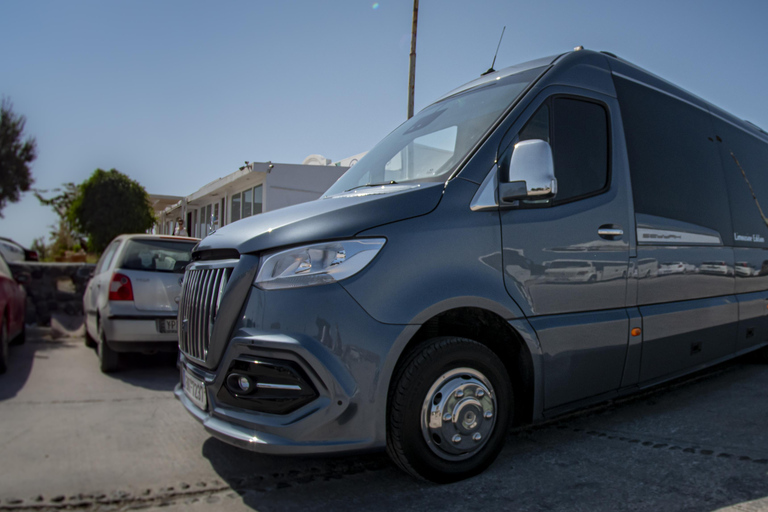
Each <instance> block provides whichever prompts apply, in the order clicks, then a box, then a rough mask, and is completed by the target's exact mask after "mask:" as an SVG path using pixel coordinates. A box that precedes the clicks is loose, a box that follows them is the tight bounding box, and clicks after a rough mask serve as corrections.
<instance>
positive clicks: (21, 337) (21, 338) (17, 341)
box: [11, 324, 27, 345]
mask: <svg viewBox="0 0 768 512" xmlns="http://www.w3.org/2000/svg"><path fill="white" fill-rule="evenodd" d="M26 341H27V325H26V324H21V332H20V333H19V334H18V335H17V336H16V337H15V338H14V339H13V341H12V342H11V345H23V344H24V343H25V342H26Z"/></svg>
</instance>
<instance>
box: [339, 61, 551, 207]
mask: <svg viewBox="0 0 768 512" xmlns="http://www.w3.org/2000/svg"><path fill="white" fill-rule="evenodd" d="M539 74H541V68H534V69H529V70H527V71H523V72H520V73H516V74H513V75H509V76H505V77H502V78H499V79H497V80H495V81H491V82H486V83H483V84H480V85H478V86H477V87H474V88H472V89H469V90H467V91H463V92H460V93H458V94H455V95H453V96H449V97H448V98H446V99H444V100H440V101H438V102H436V103H433V104H432V105H430V106H428V107H427V108H425V109H424V110H422V111H421V112H419V113H418V114H416V115H415V116H414V117H412V118H411V119H409V120H408V121H406V122H405V123H403V124H402V125H400V126H399V127H398V128H397V129H395V130H394V131H393V132H392V133H390V134H389V135H388V136H387V137H386V138H384V140H382V141H381V142H380V143H378V144H377V145H376V146H375V147H374V148H373V149H371V150H370V151H369V152H368V153H367V154H366V155H365V156H364V157H363V158H361V159H360V161H359V162H358V163H357V164H356V165H354V166H353V167H352V168H350V169H349V170H348V171H347V172H346V173H345V174H344V175H343V176H342V177H341V178H339V180H338V181H337V182H336V183H335V184H334V185H333V186H332V187H331V188H330V189H328V191H327V192H326V193H325V196H326V197H327V196H333V195H337V194H341V193H344V192H349V191H351V190H355V189H358V188H363V187H372V186H377V185H390V184H400V183H406V182H434V181H437V182H439V181H445V180H447V179H448V178H449V177H450V176H451V174H452V171H453V170H454V169H455V168H456V166H457V165H458V163H459V162H460V161H461V159H462V158H463V157H464V156H465V155H466V154H467V153H469V151H471V150H472V148H473V147H474V146H475V144H477V142H478V141H479V140H481V139H482V138H483V136H484V135H485V134H486V133H487V132H488V130H490V129H491V128H492V127H493V126H494V124H495V123H496V121H497V120H498V119H499V118H500V117H501V115H502V114H503V113H504V112H505V111H506V109H507V108H508V107H509V106H510V105H511V104H512V103H513V102H514V101H515V100H516V99H517V98H518V97H519V96H520V94H521V93H522V92H523V91H524V90H525V89H526V87H527V86H528V85H529V84H530V83H531V81H533V80H534V79H535V78H536V77H537V76H539Z"/></svg>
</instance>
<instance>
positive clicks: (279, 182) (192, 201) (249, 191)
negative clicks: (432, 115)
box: [150, 154, 362, 238]
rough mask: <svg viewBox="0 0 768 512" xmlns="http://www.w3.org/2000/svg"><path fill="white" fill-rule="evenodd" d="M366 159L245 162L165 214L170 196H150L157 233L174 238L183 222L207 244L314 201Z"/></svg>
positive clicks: (184, 198)
mask: <svg viewBox="0 0 768 512" xmlns="http://www.w3.org/2000/svg"><path fill="white" fill-rule="evenodd" d="M361 156H362V154H361V155H356V156H354V157H350V158H346V159H344V160H342V161H340V162H336V163H335V164H334V163H331V161H330V160H329V159H326V158H324V157H322V156H321V155H310V156H308V157H307V158H306V159H305V160H304V163H302V164H273V163H272V162H251V163H249V162H246V163H245V165H243V166H242V167H240V169H239V170H238V171H235V172H233V173H232V174H229V175H227V176H224V177H223V178H219V179H217V180H215V181H212V182H211V183H208V184H207V185H205V186H203V187H202V188H200V189H199V190H197V191H196V192H193V193H192V194H190V195H188V196H186V197H181V198H180V200H178V201H176V202H175V203H174V204H172V205H170V206H167V207H165V208H163V209H159V208H158V207H157V205H162V204H163V201H160V200H159V199H165V198H169V197H171V196H160V195H150V200H151V201H152V202H153V203H154V204H155V205H156V206H155V214H156V216H157V225H156V226H155V229H154V231H155V233H158V234H173V231H174V228H175V226H176V222H177V219H179V218H181V219H184V224H185V226H186V228H187V232H188V234H189V236H194V237H198V238H204V237H205V236H206V235H207V234H208V233H210V232H211V231H213V230H214V229H218V228H220V227H221V226H225V225H227V224H230V223H232V222H235V221H237V220H239V219H242V218H245V217H250V216H251V215H256V214H257V213H261V212H267V211H271V210H277V209H278V208H283V207H284V206H290V205H294V204H299V203H304V202H306V201H312V200H314V199H317V198H319V197H320V195H321V194H322V193H323V192H325V191H326V190H328V188H329V187H330V186H331V185H333V183H334V182H335V181H336V180H337V179H338V178H339V177H340V176H341V175H342V174H344V172H345V171H346V170H347V169H348V168H349V167H350V166H351V165H354V163H357V159H359V158H360V157H361ZM344 164H346V165H344ZM165 204H167V203H165Z"/></svg>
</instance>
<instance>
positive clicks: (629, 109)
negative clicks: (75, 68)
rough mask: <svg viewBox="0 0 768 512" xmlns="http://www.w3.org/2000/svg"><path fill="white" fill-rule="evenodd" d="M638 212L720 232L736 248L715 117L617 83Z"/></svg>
mask: <svg viewBox="0 0 768 512" xmlns="http://www.w3.org/2000/svg"><path fill="white" fill-rule="evenodd" d="M615 83H616V89H617V92H618V95H619V104H620V106H621V115H622V118H623V120H624V132H625V134H626V141H627V152H628V155H629V168H630V173H631V176H632V192H633V196H634V202H635V212H636V213H644V214H649V215H655V216H657V217H664V218H667V219H674V220H679V221H683V222H688V223H691V224H695V225H698V226H704V227H707V228H710V229H714V230H717V231H718V232H719V233H720V236H721V237H722V239H723V241H724V242H725V243H726V244H730V243H732V240H733V234H732V232H731V215H730V209H729V206H728V198H727V195H726V194H724V193H723V190H725V180H724V178H723V173H722V167H721V163H720V155H719V154H718V149H717V147H716V145H715V142H714V139H713V135H714V130H713V125H712V117H711V116H710V115H709V114H708V113H706V112H704V111H702V110H700V109H698V108H696V107H693V106H691V105H689V104H687V103H683V102H682V101H680V100H678V99H676V98H673V97H670V96H667V95H666V94H662V93H660V92H657V91H655V90H653V89H650V88H648V87H645V86H643V85H640V84H636V83H634V82H630V81H627V80H624V79H622V78H618V77H616V78H615Z"/></svg>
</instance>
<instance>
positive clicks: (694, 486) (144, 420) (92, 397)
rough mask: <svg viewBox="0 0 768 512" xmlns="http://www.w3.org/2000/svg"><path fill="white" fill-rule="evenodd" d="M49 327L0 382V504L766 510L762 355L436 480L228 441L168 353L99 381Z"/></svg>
mask: <svg viewBox="0 0 768 512" xmlns="http://www.w3.org/2000/svg"><path fill="white" fill-rule="evenodd" d="M62 332H63V330H62V328H60V327H57V328H55V329H33V330H30V332H29V339H28V341H27V343H26V344H25V345H23V346H20V347H11V355H10V366H11V369H10V370H9V372H8V373H7V374H5V375H1V376H0V510H63V509H66V510H71V509H77V510H86V511H90V510H94V511H106V510H134V509H143V510H165V511H186V510H190V511H193V512H195V511H201V512H203V511H212V510H227V511H249V510H258V511H263V512H268V511H291V510H296V511H302V512H304V511H308V510H326V511H330V510H334V511H335V510H369V511H389V510H419V511H431V510H435V511H437V510H439V511H445V510H522V511H553V510H555V511H557V510H567V511H579V510H589V511H616V510H639V511H645V510H647V511H659V510H691V511H704V510H705V511H710V510H717V509H720V508H723V507H731V508H732V510H742V511H747V510H749V511H757V510H764V511H765V510H768V429H767V428H766V425H768V365H760V364H754V363H753V362H751V361H750V360H749V359H741V360H739V361H736V362H735V363H732V364H729V365H725V366H721V367H719V368H717V369H715V370H712V371H709V372H707V373H705V374H700V375H698V376H696V377H695V378H694V379H688V380H687V381H685V382H682V383H676V384H674V385H672V386H667V387H666V388H664V389H661V390H657V391H655V392H653V393H646V394H643V395H641V396H639V397H635V398H634V399H632V400H628V401H624V402H622V403H618V404H611V405H606V406H604V407H600V408H597V409H593V410H591V411H588V412H584V413H581V414H579V415H575V416H571V417H568V418H564V419H561V420H559V421H556V422H552V423H549V424H546V425H543V426H538V427H530V428H524V429H520V430H516V431H514V432H510V434H509V436H508V439H507V444H506V447H505V448H504V450H503V451H502V453H501V454H500V456H499V458H498V459H497V461H496V462H495V463H494V465H493V466H492V467H491V468H490V469H489V470H488V471H486V472H485V473H484V474H482V475H480V476H478V477H476V478H473V479H470V480H466V481H464V482H459V483H457V484H452V485H447V486H437V485H433V484H428V483H423V482H418V481H415V480H413V479H411V478H410V477H408V476H407V475H405V474H404V473H402V472H400V471H399V470H398V469H397V468H396V467H395V466H394V465H393V464H392V463H390V461H389V460H388V458H387V457H386V455H384V454H369V455H360V456H354V457H336V458H286V457H270V456H263V455H257V454H253V453H248V452H245V451H241V450H238V449H236V448H233V447H230V446H228V445H226V444H224V443H221V442H219V441H217V440H215V439H213V438H211V437H209V436H208V435H207V434H206V433H205V431H204V430H203V429H202V428H201V427H200V425H199V424H198V423H197V422H195V421H194V420H193V419H192V418H191V417H190V416H188V414H187V413H186V411H184V410H183V408H182V407H181V405H180V404H179V403H178V402H177V401H176V400H175V399H174V398H173V396H172V392H171V391H172V389H173V386H174V385H175V384H176V382H177V380H178V374H177V370H176V368H175V362H174V360H173V357H167V355H166V356H160V355H158V356H137V357H131V358H130V359H129V360H128V361H126V364H125V367H124V369H123V370H122V371H121V372H119V373H116V374H113V375H109V376H107V375H103V374H101V373H100V372H99V370H98V362H97V357H96V354H95V353H94V352H93V350H91V349H88V348H86V347H85V346H84V344H83V339H82V337H78V336H76V335H75V336H72V337H66V336H65V337H61V336H60V335H61V333H62ZM65 334H66V332H65ZM70 334H71V333H70ZM75 334H76V333H75Z"/></svg>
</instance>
